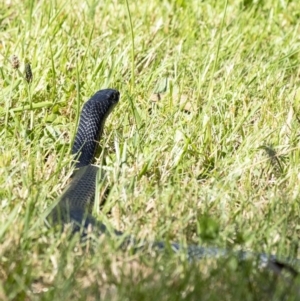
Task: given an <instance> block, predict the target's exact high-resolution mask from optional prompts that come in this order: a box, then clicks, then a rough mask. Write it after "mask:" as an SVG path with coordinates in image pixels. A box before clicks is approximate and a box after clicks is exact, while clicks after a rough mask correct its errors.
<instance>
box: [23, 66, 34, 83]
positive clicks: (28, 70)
mask: <svg viewBox="0 0 300 301" xmlns="http://www.w3.org/2000/svg"><path fill="white" fill-rule="evenodd" d="M25 79H26V80H27V82H28V83H30V82H32V71H31V66H30V63H26V64H25Z"/></svg>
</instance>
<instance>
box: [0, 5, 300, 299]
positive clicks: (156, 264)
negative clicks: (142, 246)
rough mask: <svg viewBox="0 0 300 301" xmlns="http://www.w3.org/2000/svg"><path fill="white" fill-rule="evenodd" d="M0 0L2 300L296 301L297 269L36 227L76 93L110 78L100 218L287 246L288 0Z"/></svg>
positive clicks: (169, 233) (291, 183) (290, 144)
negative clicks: (89, 241) (124, 247)
mask: <svg viewBox="0 0 300 301" xmlns="http://www.w3.org/2000/svg"><path fill="white" fill-rule="evenodd" d="M3 3H4V2H3ZM4 4H5V5H2V6H1V8H0V31H1V36H0V82H1V91H0V101H1V107H0V137H1V145H0V149H1V151H0V201H1V215H0V255H1V256H0V299H1V300H62V299H64V300H74V299H75V300H99V299H102V300H129V299H130V300H155V299H156V300H220V296H222V300H241V299H243V300H299V290H298V289H297V286H298V285H299V280H298V279H296V281H295V282H293V283H291V282H290V281H289V279H286V278H284V277H279V278H278V277H276V276H274V275H273V274H272V273H270V272H269V271H268V270H265V269H261V268H259V267H257V265H256V263H255V262H251V261H250V262H245V263H243V264H241V263H239V262H237V260H236V259H235V258H234V257H231V256H229V258H221V259H214V260H213V259H207V260H203V261H202V262H199V263H194V264H189V263H187V262H186V261H185V260H184V259H183V258H181V257H180V256H176V255H174V256H167V257H166V256H163V254H161V255H158V256H157V255H155V254H151V252H150V254H149V252H141V254H136V255H132V254H131V253H130V251H121V250H119V249H118V243H117V242H116V241H115V240H114V239H110V238H108V237H101V238H100V239H99V242H98V243H96V245H95V246H94V248H93V251H89V245H87V246H81V245H80V244H79V243H78V238H77V237H74V238H72V239H70V237H68V236H67V235H66V234H65V233H64V234H61V233H58V232H57V231H55V229H48V228H47V227H46V226H45V225H44V218H45V216H46V214H47V210H48V208H49V207H50V206H51V205H52V204H53V202H54V201H55V200H56V199H57V197H58V196H59V195H60V194H61V192H62V189H63V188H64V187H65V185H66V183H67V180H68V178H69V177H70V174H71V173H72V156H71V155H70V146H71V142H72V139H73V137H74V134H75V131H76V124H77V122H78V117H79V113H80V109H81V107H82V104H83V103H84V102H85V101H86V100H87V99H88V98H89V97H90V96H91V95H92V94H93V93H94V92H95V91H97V90H99V89H101V88H106V87H112V88H116V89H118V90H120V92H121V100H120V103H119V104H118V107H117V108H116V109H115V110H114V112H113V113H112V115H111V116H110V118H109V120H108V121H107V124H106V128H105V133H104V137H103V140H102V143H103V145H104V159H105V164H104V168H105V169H106V170H107V173H108V184H109V186H110V194H109V196H108V198H107V200H106V202H105V204H104V205H103V207H102V209H101V211H99V212H98V213H97V216H98V218H99V219H101V220H103V221H104V222H105V223H107V224H108V225H109V226H111V227H115V228H117V229H119V230H121V231H126V232H127V233H132V234H134V235H135V236H136V237H139V238H143V239H144V238H146V239H147V240H150V241H151V240H154V239H160V240H164V241H179V242H182V243H183V244H186V243H194V244H201V245H204V246H211V245H213V246H218V247H221V248H229V249H232V250H240V249H243V250H252V251H255V252H265V253H272V254H278V256H280V257H291V258H296V257H299V224H300V223H299V216H300V215H299V211H300V210H299V192H300V188H299V166H300V152H299V143H300V141H299V117H298V114H299V109H300V91H299V88H298V87H299V74H300V73H299V70H300V69H299V63H300V52H299V49H300V48H299V46H300V41H299V30H300V27H299V18H300V3H299V1H296V0H290V1H272V0H265V1H254V0H250V1H246V0H244V1H238V0H235V1H228V3H227V4H226V3H225V1H203V2H201V1H197V0H189V1H185V0H172V1H171V0H169V1H167V0H163V1H159V0H153V1H139V3H136V2H133V1H128V3H127V2H122V1H96V0H86V1H60V2H59V1H55V0H52V1H34V0H27V1H19V0H16V1H5V3H4ZM13 55H16V56H17V57H18V59H19V60H20V67H19V69H13V67H12V64H11V57H12V56H13ZM28 62H30V64H31V67H32V73H33V80H32V81H31V82H29V83H28V82H27V81H26V80H25V75H24V66H25V63H28ZM161 91H165V92H164V93H160V94H159V95H157V94H155V93H156V92H161ZM153 99H155V100H157V99H160V100H158V101H153ZM98 164H100V165H101V164H102V163H101V160H100V159H99V161H98ZM295 268H297V269H298V270H299V267H297V266H296V267H295Z"/></svg>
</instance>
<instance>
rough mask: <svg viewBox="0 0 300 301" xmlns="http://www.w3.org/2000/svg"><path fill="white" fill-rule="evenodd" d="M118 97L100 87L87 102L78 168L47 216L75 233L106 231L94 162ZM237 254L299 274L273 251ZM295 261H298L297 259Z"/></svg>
mask: <svg viewBox="0 0 300 301" xmlns="http://www.w3.org/2000/svg"><path fill="white" fill-rule="evenodd" d="M119 97H120V93H119V92H118V91H117V90H114V89H105V90H100V91H98V92H97V93H96V94H94V95H93V96H92V97H91V98H90V99H89V100H88V101H87V102H86V103H85V104H84V106H83V109H82V112H81V115H80V121H79V125H78V130H77V133H76V136H75V140H74V144H73V148H72V153H73V154H74V155H76V156H77V163H76V170H75V172H74V174H73V175H72V180H71V182H70V184H69V185H68V186H67V188H66V189H65V191H64V192H63V194H62V195H61V197H60V199H59V202H58V204H57V205H56V206H55V207H54V209H53V210H52V211H51V213H50V214H49V216H48V218H47V219H48V221H50V222H51V223H52V224H59V225H61V226H64V225H65V224H70V223H71V225H72V230H73V233H74V232H78V231H82V233H84V232H86V230H87V228H88V227H89V226H90V227H91V228H92V229H93V231H96V232H97V233H99V234H101V233H104V232H106V226H105V225H104V224H102V223H100V222H99V221H97V220H96V219H95V218H94V217H93V216H92V214H91V212H92V207H93V204H94V197H95V187H96V176H97V172H98V170H99V169H98V167H96V166H94V165H91V163H92V162H93V160H94V156H95V152H96V149H97V146H98V141H99V140H100V138H101V135H102V131H103V127H104V123H105V120H106V118H107V117H108V115H109V114H110V112H111V111H112V110H113V108H114V107H115V105H116V104H117V103H118V101H119ZM115 234H116V235H122V233H121V232H119V231H117V230H115ZM130 242H131V247H133V249H135V250H138V249H140V248H142V247H141V244H140V243H139V244H137V243H135V241H134V239H131V238H130ZM142 245H143V244H142ZM150 245H151V247H153V248H155V249H158V250H162V249H166V247H168V248H171V249H172V250H173V251H174V252H179V251H181V252H182V251H185V252H186V254H187V257H188V259H189V260H199V259H201V258H205V257H222V256H226V255H229V254H230V252H229V251H227V250H224V249H219V248H215V247H209V248H208V247H201V246H197V245H189V246H188V247H186V248H184V247H182V246H181V245H180V244H178V243H171V244H165V243H163V242H154V243H151V244H150ZM231 253H232V252H231ZM234 254H235V253H234ZM236 255H237V256H238V258H239V259H240V260H244V259H247V258H250V257H251V258H253V257H254V258H255V257H257V258H258V261H259V263H261V264H262V265H264V266H267V267H269V268H271V269H272V270H274V271H275V272H280V271H281V270H282V269H283V268H285V269H288V270H289V271H291V272H292V273H293V274H294V275H296V274H297V272H296V271H295V270H294V269H293V268H292V267H290V266H289V265H288V263H287V262H286V261H285V260H283V261H279V260H278V259H277V258H276V256H274V255H267V254H254V253H251V252H244V251H240V252H237V253H236ZM295 261H296V262H298V260H297V259H296V260H295ZM289 263H290V262H289Z"/></svg>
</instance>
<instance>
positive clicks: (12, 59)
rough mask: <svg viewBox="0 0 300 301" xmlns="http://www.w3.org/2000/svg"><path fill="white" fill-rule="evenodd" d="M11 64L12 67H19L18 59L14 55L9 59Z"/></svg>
mask: <svg viewBox="0 0 300 301" xmlns="http://www.w3.org/2000/svg"><path fill="white" fill-rule="evenodd" d="M10 62H11V65H12V67H13V68H14V69H19V67H20V60H19V58H18V57H17V56H16V55H13V56H12V57H11V59H10Z"/></svg>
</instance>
